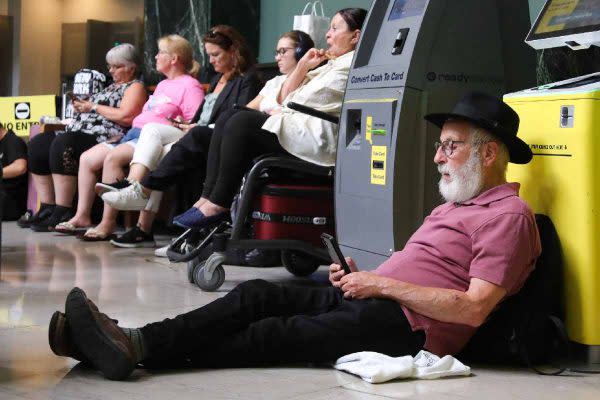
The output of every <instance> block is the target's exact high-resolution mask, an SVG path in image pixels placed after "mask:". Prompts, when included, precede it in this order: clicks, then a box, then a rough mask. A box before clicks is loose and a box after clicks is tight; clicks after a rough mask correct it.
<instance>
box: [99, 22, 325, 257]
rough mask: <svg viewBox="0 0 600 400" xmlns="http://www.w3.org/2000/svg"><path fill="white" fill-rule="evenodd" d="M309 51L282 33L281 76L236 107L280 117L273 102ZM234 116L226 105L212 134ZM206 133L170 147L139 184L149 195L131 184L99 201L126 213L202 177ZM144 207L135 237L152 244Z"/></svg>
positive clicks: (298, 38)
mask: <svg viewBox="0 0 600 400" xmlns="http://www.w3.org/2000/svg"><path fill="white" fill-rule="evenodd" d="M313 47H314V42H313V40H312V39H311V37H310V36H309V35H308V34H306V33H304V32H301V31H290V32H286V33H284V34H283V35H282V36H281V38H279V40H278V42H277V46H276V48H275V61H277V66H278V68H279V72H281V75H279V76H276V77H275V78H273V79H271V80H269V81H268V82H267V83H266V84H265V86H264V88H263V89H262V90H261V91H260V93H258V95H257V96H256V97H254V98H253V99H252V100H250V99H248V100H246V101H245V102H243V103H242V102H240V103H237V104H238V105H240V104H245V105H246V106H247V107H249V108H252V109H254V110H256V111H261V112H262V113H265V115H268V114H277V113H280V112H281V104H280V102H278V101H277V95H278V93H279V91H280V90H281V87H282V85H283V82H285V80H286V77H287V75H288V74H289V73H291V72H292V71H293V70H294V69H295V68H296V65H297V63H298V60H299V59H300V58H302V56H304V54H305V53H306V52H307V51H309V50H310V49H312V48H313ZM236 112H237V111H236V110H234V109H233V108H232V107H231V105H230V107H229V109H228V110H226V111H224V112H222V113H221V114H220V116H219V118H218V119H217V122H216V124H215V128H214V131H215V132H217V131H219V130H220V129H221V125H223V123H224V122H225V121H227V120H228V119H229V118H231V116H232V115H234V114H235V113H236ZM206 129H207V128H204V127H198V126H197V127H195V128H193V129H191V130H190V133H189V134H188V135H186V136H185V137H184V138H183V139H182V140H180V141H179V142H178V143H176V144H175V145H174V146H173V149H172V150H171V152H170V153H169V154H167V155H166V157H165V158H164V160H162V161H161V162H160V164H159V166H158V168H157V169H156V170H155V171H153V172H151V173H150V175H149V176H148V177H147V178H149V179H146V178H144V180H143V181H142V184H143V182H146V181H147V180H149V181H150V182H151V184H153V186H152V189H153V191H150V190H147V189H146V188H144V187H143V186H142V184H141V183H139V182H138V181H134V182H133V184H132V185H131V186H129V187H128V188H126V189H123V190H121V191H113V192H108V193H105V194H103V195H102V199H103V200H105V201H106V202H108V203H109V204H115V203H114V202H116V203H117V206H118V207H122V208H119V209H129V207H133V208H135V207H136V204H137V202H138V200H137V199H139V198H142V202H143V197H144V194H143V193H144V191H147V193H146V194H147V196H148V198H149V197H150V195H151V194H154V193H158V194H160V193H162V191H163V190H165V189H167V188H168V187H169V186H171V185H172V184H173V183H174V182H175V181H176V180H177V179H178V178H179V177H180V176H183V175H184V174H185V172H186V171H189V170H191V169H196V170H197V171H198V172H199V174H198V175H200V176H202V175H203V172H204V170H205V168H206V163H207V160H206V155H207V154H208V152H209V147H210V143H211V137H212V132H213V130H212V129H210V135H207V134H206ZM130 177H131V175H130ZM140 179H141V178H140ZM144 205H146V203H144ZM147 205H148V207H141V208H143V210H142V212H141V214H140V219H139V221H138V228H137V229H136V231H138V233H139V232H142V233H140V234H139V235H138V236H137V237H138V238H144V237H145V238H147V242H148V243H153V242H154V240H153V239H152V237H151V230H152V222H153V221H154V216H155V212H156V208H157V204H156V203H154V204H147ZM138 209H139V208H138ZM130 239H131V238H130V237H125V238H123V239H121V238H118V239H116V240H113V241H112V242H111V243H112V244H114V245H115V246H120V245H122V246H126V245H131V242H129V241H128V242H125V240H130ZM121 240H123V242H121ZM144 240H146V239H144ZM141 243H143V241H141ZM159 254H162V253H159Z"/></svg>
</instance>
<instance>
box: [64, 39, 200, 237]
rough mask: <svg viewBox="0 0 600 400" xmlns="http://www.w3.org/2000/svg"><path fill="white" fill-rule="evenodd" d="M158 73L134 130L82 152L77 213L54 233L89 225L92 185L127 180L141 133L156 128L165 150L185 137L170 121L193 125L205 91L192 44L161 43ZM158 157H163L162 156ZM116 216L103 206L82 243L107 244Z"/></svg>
mask: <svg viewBox="0 0 600 400" xmlns="http://www.w3.org/2000/svg"><path fill="white" fill-rule="evenodd" d="M158 50H159V51H158V54H157V55H156V57H155V58H156V69H157V70H158V71H159V72H160V73H162V74H163V75H165V76H166V78H167V79H164V80H163V81H161V82H159V84H158V85H157V86H156V89H155V90H154V93H153V94H152V96H150V98H149V99H148V101H147V102H146V104H144V108H143V109H142V113H141V114H139V115H138V116H137V117H136V118H135V119H134V120H133V122H132V128H131V129H130V130H129V131H128V132H127V134H126V135H125V136H123V138H122V139H121V140H120V141H119V142H118V143H114V144H110V143H101V144H98V145H96V146H94V147H92V148H91V149H90V150H88V151H86V152H84V153H83V154H82V155H81V158H80V168H79V174H78V184H79V189H78V190H79V201H78V203H77V213H76V214H75V216H74V217H73V218H71V219H70V220H69V221H67V222H63V223H61V224H58V225H57V226H56V227H55V231H57V232H61V233H66V234H69V233H76V232H77V231H79V230H81V229H83V228H87V227H89V226H90V225H91V222H92V221H91V208H92V204H93V202H94V196H95V194H94V185H95V184H96V182H97V177H98V172H99V171H100V170H101V169H102V180H103V181H104V182H114V181H116V180H119V179H123V177H124V168H125V167H126V166H127V165H128V164H129V162H130V161H131V159H132V157H133V153H134V149H135V147H136V143H137V141H138V138H139V136H140V133H141V131H142V129H144V130H146V129H152V130H154V131H156V132H157V135H158V136H159V137H161V138H162V139H163V142H165V143H162V144H161V149H162V145H163V144H166V143H170V142H175V141H177V140H178V139H179V138H180V137H181V136H182V135H183V132H182V131H181V130H179V129H177V128H175V127H174V126H172V124H171V122H170V121H169V119H178V120H185V121H189V120H191V119H192V118H193V117H194V114H195V113H196V111H197V110H198V108H199V107H200V104H202V102H203V100H204V90H203V89H202V87H201V85H200V83H199V82H198V80H196V78H194V76H195V75H196V74H197V73H198V71H199V69H200V65H199V64H198V62H197V61H195V60H194V59H193V49H192V46H191V44H190V43H189V42H188V41H187V40H186V39H184V38H183V37H181V36H179V35H168V36H165V37H163V38H161V39H159V41H158ZM158 156H160V153H159V154H158ZM116 216H117V211H116V210H114V209H113V208H111V207H108V206H105V207H104V213H103V215H102V222H101V223H100V224H99V225H98V226H97V227H96V228H90V229H88V230H87V231H86V233H85V234H84V235H83V236H82V239H83V240H87V241H96V240H107V239H109V238H110V236H111V234H112V232H113V231H114V230H115V228H116Z"/></svg>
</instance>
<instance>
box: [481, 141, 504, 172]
mask: <svg viewBox="0 0 600 400" xmlns="http://www.w3.org/2000/svg"><path fill="white" fill-rule="evenodd" d="M481 147H482V152H481V160H482V161H483V166H484V167H489V166H491V165H493V164H494V162H495V161H496V157H498V151H499V150H500V145H499V144H498V142H494V141H492V142H487V143H484V144H483V146H481Z"/></svg>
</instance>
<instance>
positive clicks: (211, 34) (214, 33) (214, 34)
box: [204, 29, 233, 47]
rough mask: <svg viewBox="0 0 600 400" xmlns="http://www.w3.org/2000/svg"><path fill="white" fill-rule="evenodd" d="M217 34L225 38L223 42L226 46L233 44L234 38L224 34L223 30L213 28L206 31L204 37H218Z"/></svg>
mask: <svg viewBox="0 0 600 400" xmlns="http://www.w3.org/2000/svg"><path fill="white" fill-rule="evenodd" d="M217 36H218V37H221V38H222V39H223V44H224V45H226V46H231V45H233V40H232V39H231V38H230V37H229V36H227V35H226V34H224V33H223V32H218V31H213V30H212V29H211V30H210V31H208V32H206V34H205V35H204V37H205V38H206V39H216V38H217ZM217 45H218V44H217ZM221 47H222V46H221Z"/></svg>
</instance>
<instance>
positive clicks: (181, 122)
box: [165, 117, 190, 125]
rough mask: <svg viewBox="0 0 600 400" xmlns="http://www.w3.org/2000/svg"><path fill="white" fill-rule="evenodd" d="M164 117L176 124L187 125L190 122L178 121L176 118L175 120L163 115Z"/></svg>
mask: <svg viewBox="0 0 600 400" xmlns="http://www.w3.org/2000/svg"><path fill="white" fill-rule="evenodd" d="M165 118H166V119H167V121H170V122H172V123H174V124H177V125H189V124H190V123H189V122H187V121H178V120H176V119H174V118H169V117H165Z"/></svg>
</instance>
